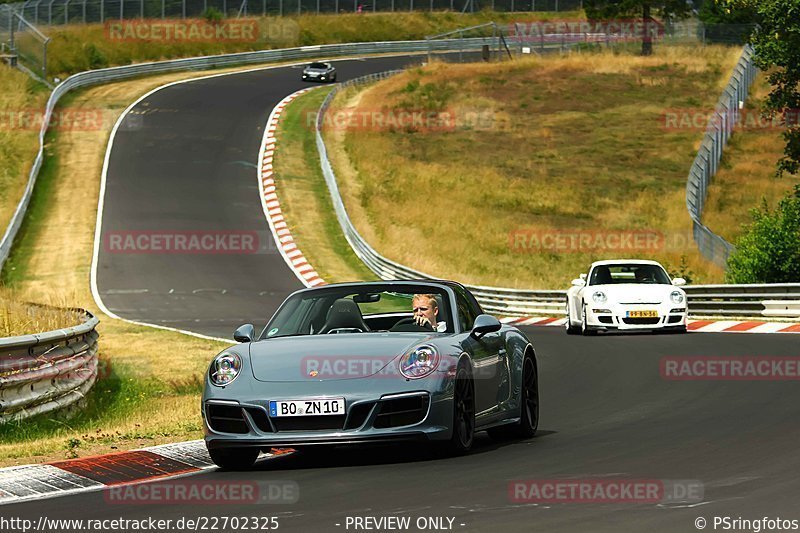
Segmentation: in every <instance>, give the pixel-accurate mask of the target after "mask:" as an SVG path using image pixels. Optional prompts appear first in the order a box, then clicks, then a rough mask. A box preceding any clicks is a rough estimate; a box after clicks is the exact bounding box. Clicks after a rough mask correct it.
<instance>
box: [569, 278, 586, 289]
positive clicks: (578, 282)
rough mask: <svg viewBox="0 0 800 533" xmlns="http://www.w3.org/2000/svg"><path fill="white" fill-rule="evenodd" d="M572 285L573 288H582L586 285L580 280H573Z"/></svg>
mask: <svg viewBox="0 0 800 533" xmlns="http://www.w3.org/2000/svg"><path fill="white" fill-rule="evenodd" d="M572 285H573V286H575V287H583V286H584V285H586V282H585V281H584V280H582V279H580V278H575V279H573V280H572Z"/></svg>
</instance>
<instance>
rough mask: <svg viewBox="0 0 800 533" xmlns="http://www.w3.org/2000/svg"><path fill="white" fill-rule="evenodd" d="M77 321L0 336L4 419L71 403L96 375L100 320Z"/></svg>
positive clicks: (1, 412) (0, 418)
mask: <svg viewBox="0 0 800 533" xmlns="http://www.w3.org/2000/svg"><path fill="white" fill-rule="evenodd" d="M78 311H80V312H81V313H83V314H84V322H83V323H82V324H80V325H78V326H75V327H71V328H66V329H59V330H55V331H48V332H46V333H38V334H35V335H23V336H20V337H8V338H4V339H0V423H6V422H10V421H14V420H21V419H23V418H28V417H30V416H33V415H37V414H41V413H46V412H49V411H53V410H55V409H60V408H62V407H66V406H68V405H70V404H73V403H75V402H77V401H78V400H80V399H81V398H83V397H84V396H85V395H86V393H87V392H88V391H89V389H91V387H92V385H94V382H95V380H96V379H97V368H98V367H97V337H98V333H97V331H96V330H95V327H96V326H97V324H98V322H99V321H98V319H97V318H96V317H95V316H93V315H92V314H91V313H89V312H88V311H85V310H83V309H80V310H78Z"/></svg>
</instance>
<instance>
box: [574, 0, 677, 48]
mask: <svg viewBox="0 0 800 533" xmlns="http://www.w3.org/2000/svg"><path fill="white" fill-rule="evenodd" d="M583 8H584V11H586V17H587V18H588V19H590V20H597V19H612V18H623V17H641V18H642V20H643V21H644V23H645V28H647V26H648V23H652V21H653V17H652V15H653V13H654V12H656V13H658V14H660V15H661V17H662V18H663V19H671V18H676V17H686V16H688V15H689V14H690V13H691V11H692V5H691V4H690V3H689V2H687V1H686V0H584V2H583ZM652 53H653V40H652V36H651V34H650V32H649V31H647V29H646V30H645V32H644V35H643V36H642V55H645V56H647V55H650V54H652Z"/></svg>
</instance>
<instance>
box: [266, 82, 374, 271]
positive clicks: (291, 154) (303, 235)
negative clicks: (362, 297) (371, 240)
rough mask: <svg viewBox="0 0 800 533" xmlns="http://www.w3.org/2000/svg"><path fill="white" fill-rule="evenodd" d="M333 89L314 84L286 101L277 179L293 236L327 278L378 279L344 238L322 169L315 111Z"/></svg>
mask: <svg viewBox="0 0 800 533" xmlns="http://www.w3.org/2000/svg"><path fill="white" fill-rule="evenodd" d="M329 90H330V89H329V88H320V89H315V90H313V91H310V92H309V93H306V94H304V95H301V96H300V97H299V98H297V99H295V100H293V101H292V102H291V103H290V104H289V105H288V106H286V108H285V110H284V112H283V114H282V115H281V120H280V123H279V125H278V131H277V135H276V137H277V139H278V143H277V146H276V151H275V157H274V160H273V167H274V172H275V184H276V188H277V192H278V196H279V198H280V200H281V208H282V210H283V214H284V217H285V218H286V223H287V225H288V226H289V229H290V230H291V231H292V237H293V238H294V240H295V242H297V245H298V247H299V248H300V250H302V251H303V254H304V255H305V256H306V258H307V259H308V261H309V263H310V264H311V265H312V266H313V267H314V268H315V269H316V271H317V273H318V274H319V275H320V277H322V279H324V280H325V281H327V282H334V281H358V280H374V279H377V277H376V276H375V274H373V273H372V272H371V271H370V270H369V269H368V268H367V267H366V266H365V265H364V264H363V263H362V262H361V260H360V259H358V257H357V256H356V255H355V253H354V252H353V250H352V248H350V245H349V244H348V243H347V239H345V236H344V233H343V232H342V230H341V227H340V226H339V221H338V220H337V218H336V214H335V212H334V210H333V202H332V201H331V197H330V193H329V192H328V187H327V185H326V184H325V178H324V177H323V176H322V170H321V169H320V163H319V154H318V153H317V145H316V140H315V135H314V127H313V117H314V116H316V111H317V110H318V109H319V106H320V104H322V101H323V100H324V99H325V96H326V95H327V94H328V92H329Z"/></svg>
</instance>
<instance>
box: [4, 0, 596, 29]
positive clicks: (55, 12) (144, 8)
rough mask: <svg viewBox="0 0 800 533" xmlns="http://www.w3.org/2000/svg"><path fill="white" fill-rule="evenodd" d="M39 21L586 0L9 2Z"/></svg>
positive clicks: (558, 5) (554, 7) (555, 6)
mask: <svg viewBox="0 0 800 533" xmlns="http://www.w3.org/2000/svg"><path fill="white" fill-rule="evenodd" d="M8 5H9V6H10V7H11V8H12V9H14V10H15V11H17V12H19V13H21V14H22V15H23V16H24V17H25V18H27V19H28V20H30V21H32V22H33V23H34V24H37V25H56V24H76V23H77V24H83V23H97V22H100V23H103V22H106V21H108V20H133V19H141V18H196V17H201V16H203V14H204V13H205V12H206V11H207V10H209V9H214V10H216V11H219V12H220V13H222V14H223V16H227V17H240V16H265V15H279V16H280V15H297V14H312V13H313V14H325V13H329V14H336V13H360V12H409V11H465V10H466V11H470V12H472V11H478V10H480V9H485V8H489V9H492V10H494V11H575V10H579V9H582V6H583V3H582V1H581V0H483V1H477V0H476V1H470V0H369V1H365V0H27V1H25V2H15V3H11V4H8Z"/></svg>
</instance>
